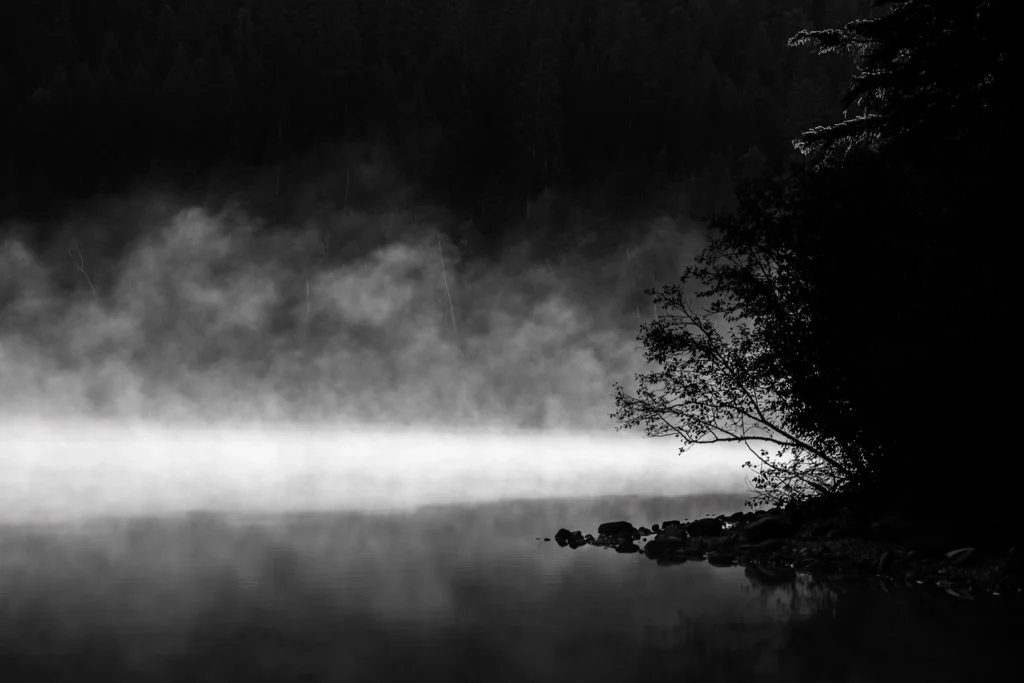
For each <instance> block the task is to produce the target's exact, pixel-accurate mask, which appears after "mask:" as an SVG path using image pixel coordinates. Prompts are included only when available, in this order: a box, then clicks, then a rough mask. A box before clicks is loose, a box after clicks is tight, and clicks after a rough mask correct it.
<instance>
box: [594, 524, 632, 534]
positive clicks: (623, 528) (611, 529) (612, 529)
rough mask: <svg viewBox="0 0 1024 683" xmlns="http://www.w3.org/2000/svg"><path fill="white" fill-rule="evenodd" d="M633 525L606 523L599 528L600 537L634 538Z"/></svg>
mask: <svg viewBox="0 0 1024 683" xmlns="http://www.w3.org/2000/svg"><path fill="white" fill-rule="evenodd" d="M633 531H634V529H633V525H632V524H630V523H629V522H605V523H604V524H602V525H601V526H599V527H597V534H598V535H599V536H632V535H633Z"/></svg>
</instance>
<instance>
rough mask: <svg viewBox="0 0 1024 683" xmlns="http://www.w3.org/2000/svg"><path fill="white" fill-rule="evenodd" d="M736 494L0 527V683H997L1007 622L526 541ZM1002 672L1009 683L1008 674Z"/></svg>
mask: <svg viewBox="0 0 1024 683" xmlns="http://www.w3.org/2000/svg"><path fill="white" fill-rule="evenodd" d="M734 505H735V502H734V501H733V500H732V497H723V498H714V497H703V498H698V499H691V500H688V501H678V500H677V501H675V502H674V503H672V504H669V502H668V501H664V500H661V501H657V500H639V499H622V498H619V499H602V500H590V501H540V502H519V503H508V502H505V503H495V504H490V505H481V506H473V507H461V508H432V509H429V510H425V511H422V512H421V513H419V514H417V515H412V514H403V515H370V514H366V515H360V514H352V513H345V514H327V513H316V514H306V515H288V516H283V515H277V516H266V517H263V518H259V517H255V516H246V517H237V516H235V517H231V516H226V515H213V514H196V515H190V516H187V517H178V518H164V519H159V518H153V519H136V520H108V521H95V522H89V523H84V524H80V525H78V526H65V527H59V528H58V527H38V528H30V527H26V526H7V527H3V528H0V672H2V674H3V680H4V681H47V680H68V681H72V680H74V681H82V680H89V681H92V680H97V681H122V680H123V681H141V682H145V681H190V682H191V681H196V682H200V681H249V682H251V681H264V680H265V681H281V680H289V681H291V680H296V681H298V680H301V681H320V680H323V681H328V680H329V681H424V680H439V681H547V680H580V681H604V680H609V681H612V680H614V681H624V680H645V679H647V678H650V677H655V676H657V677H666V676H670V677H672V679H673V680H676V679H678V680H681V679H682V677H684V676H699V677H700V678H699V680H702V681H735V680H739V679H746V680H758V681H815V682H816V683H817V682H820V681H890V680H891V681H897V680H898V681H907V680H914V681H925V680H933V681H945V680H949V681H953V680H956V681H962V680H979V679H982V678H985V677H988V678H989V679H991V680H1003V679H1006V672H1007V671H1008V669H1007V667H1009V666H1010V665H1012V664H1013V663H1014V661H1015V660H1014V659H1013V658H1014V657H1015V653H1014V651H1013V650H1011V649H1009V646H1008V643H1009V642H1010V640H1009V639H1010V635H1009V634H1011V633H1014V632H1015V631H1014V629H1013V627H1014V625H1015V624H1016V625H1017V626H1019V624H1017V623H1016V622H1017V621H1019V617H1018V616H1017V615H1015V614H1012V613H1004V612H1005V611H1004V610H997V609H993V608H992V607H991V606H987V605H985V604H979V603H969V602H966V601H957V600H954V599H952V598H948V597H944V598H938V599H935V598H927V597H926V596H923V595H922V594H920V593H917V592H911V593H895V594H886V593H884V592H882V591H880V590H871V589H852V590H850V591H848V592H836V591H835V590H834V589H832V588H829V587H826V586H823V585H818V584H815V583H814V582H812V581H810V580H809V579H807V578H805V577H798V578H797V579H796V580H795V581H793V580H787V578H786V577H772V576H766V575H764V574H763V573H757V572H754V571H752V570H751V569H749V568H748V569H745V568H742V567H735V568H728V569H716V568H713V567H710V566H708V565H707V564H704V563H695V562H690V563H685V564H682V565H677V566H672V567H659V566H657V564H656V563H654V562H651V561H649V560H647V559H646V558H644V557H642V556H639V555H618V554H616V553H614V552H612V551H605V550H601V549H598V548H594V547H584V548H581V549H579V550H576V551H572V550H569V549H567V548H566V549H562V548H559V547H557V546H556V545H555V544H554V543H545V542H543V541H537V540H535V539H536V537H537V536H550V535H551V533H553V531H554V530H555V529H557V528H558V527H559V526H563V525H564V526H569V527H571V528H582V529H587V530H593V529H596V527H597V524H598V523H599V522H601V521H608V520H610V519H618V518H631V519H632V520H633V521H635V522H637V523H644V522H646V523H652V522H655V521H661V520H662V519H664V518H667V517H672V516H675V517H684V516H690V517H695V516H698V515H700V514H703V513H704V512H713V513H717V512H724V511H727V510H729V509H737V508H736V507H734ZM1009 671H1011V673H1012V669H1009Z"/></svg>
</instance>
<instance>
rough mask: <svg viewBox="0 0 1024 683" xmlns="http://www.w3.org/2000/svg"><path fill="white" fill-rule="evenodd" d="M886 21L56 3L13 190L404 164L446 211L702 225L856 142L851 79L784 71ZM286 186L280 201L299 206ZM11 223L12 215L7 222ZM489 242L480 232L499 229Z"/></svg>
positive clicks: (40, 47) (252, 2) (583, 2)
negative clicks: (618, 210) (237, 171)
mask: <svg viewBox="0 0 1024 683" xmlns="http://www.w3.org/2000/svg"><path fill="white" fill-rule="evenodd" d="M866 13H867V3H866V1H865V0H832V1H831V2H826V1H825V0H743V1H742V2H741V1H740V0H728V1H723V2H712V1H710V0H572V1H566V2H524V1H520V0H444V1H441V0H415V1H414V0H301V1H296V0H145V1H142V2H139V1H137V0H131V1H129V0H122V1H110V0H74V1H71V0H39V1H37V2H30V3H4V5H3V8H2V9H0V126H2V128H3V130H4V131H6V134H5V137H6V139H5V152H6V154H5V155H4V157H3V163H2V164H0V183H2V185H3V186H4V187H5V189H6V190H7V191H8V192H9V195H10V196H9V200H15V204H16V205H25V204H27V200H28V199H29V198H34V199H36V200H37V202H36V203H37V204H40V203H41V204H42V205H44V206H51V205H52V203H53V202H54V201H55V198H56V197H60V196H64V195H67V194H69V193H71V194H76V193H77V194H79V195H82V196H88V195H89V194H90V193H92V192H95V191H97V190H106V189H110V188H111V187H117V185H118V183H119V182H122V181H124V180H126V179H132V178H137V177H138V176H139V175H140V174H141V173H142V172H143V171H144V170H145V169H147V168H149V167H150V166H152V165H153V164H154V163H155V162H159V164H158V165H157V167H158V168H161V169H164V170H165V171H167V175H168V177H174V178H179V179H180V178H182V177H187V176H188V175H189V174H194V173H195V172H197V171H201V170H202V169H204V168H206V167H208V166H210V165H213V164H220V163H224V162H228V161H231V162H237V163H238V164H241V165H243V166H253V165H261V164H268V163H272V164H276V163H280V162H282V161H283V160H286V159H289V158H292V157H293V156H295V155H296V154H300V153H303V152H307V151H309V150H310V149H311V148H314V147H316V146H318V145H320V144H322V143H324V142H325V141H328V140H333V141H339V140H341V141H344V140H360V141H367V140H376V141H378V142H383V143H386V144H387V146H388V148H389V149H390V150H391V152H392V154H393V155H394V157H395V159H396V161H397V162H398V164H399V168H400V170H401V171H403V172H404V173H405V174H406V175H407V177H410V178H412V179H413V180H416V181H422V182H424V183H426V184H427V185H428V186H429V187H428V189H429V190H430V191H431V193H432V194H433V196H435V197H436V198H438V199H442V200H443V201H446V202H456V203H460V204H462V205H463V206H469V207H471V208H478V207H479V206H480V205H481V202H483V203H487V202H490V204H488V206H490V207H492V208H491V214H492V217H493V216H494V215H497V214H498V213H500V212H499V211H498V210H496V209H495V208H494V207H500V206H502V205H504V204H512V205H514V206H515V207H516V209H515V210H516V211H521V207H522V204H523V201H524V199H525V198H527V197H530V196H535V195H536V194H537V193H539V192H540V190H541V189H542V188H544V187H546V186H548V187H552V188H554V189H557V190H559V191H562V192H570V191H572V192H574V191H578V190H586V189H590V190H594V189H595V188H597V191H598V192H600V193H601V194H603V195H611V196H613V197H616V198H623V199H626V200H635V199H637V198H640V197H641V196H642V195H643V194H644V193H646V192H647V191H648V190H649V189H650V188H652V187H653V186H657V185H658V184H663V183H664V182H666V181H680V180H686V179H690V178H693V179H694V184H692V186H690V187H689V188H688V189H689V190H690V191H691V192H692V194H693V195H694V196H696V197H698V198H699V200H698V204H699V205H698V206H697V207H696V209H697V210H698V211H702V210H709V209H714V208H716V207H721V206H724V205H728V204H729V203H730V201H731V190H732V185H733V183H734V181H735V180H736V179H738V178H740V177H744V176H750V175H756V174H758V173H761V172H763V171H765V170H766V169H769V168H771V167H772V166H775V165H777V164H778V163H779V162H780V161H782V160H783V159H785V158H786V157H787V156H788V155H789V154H790V152H791V148H790V146H789V144H788V140H789V139H791V138H793V137H795V136H796V135H797V134H798V133H799V132H800V131H802V130H804V129H806V128H807V127H808V126H809V125H811V124H813V123H819V122H824V121H834V120H838V119H839V118H841V111H840V107H839V98H840V95H841V93H842V88H843V86H844V84H845V83H846V82H847V80H848V78H849V76H850V74H851V73H852V70H851V64H852V61H851V60H850V59H849V58H847V57H836V58H833V59H813V58H811V57H810V56H809V54H808V53H807V51H806V50H792V49H786V47H785V41H786V39H787V38H789V36H791V35H793V34H794V33H795V32H796V31H797V30H799V29H801V28H810V27H821V26H826V25H835V24H837V23H841V22H845V21H848V20H850V19H853V18H855V17H857V16H863V15H866ZM301 175H302V170H301V169H297V168H291V169H288V170H287V172H286V173H284V175H283V178H282V182H283V183H285V184H286V185H287V184H288V183H292V184H297V183H300V182H301V181H302V180H303V178H302V177H301ZM0 206H2V205H0ZM478 222H479V221H478Z"/></svg>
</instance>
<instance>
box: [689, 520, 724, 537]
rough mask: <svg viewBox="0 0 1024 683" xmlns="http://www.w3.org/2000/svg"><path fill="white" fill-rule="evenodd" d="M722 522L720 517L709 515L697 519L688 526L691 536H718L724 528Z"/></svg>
mask: <svg viewBox="0 0 1024 683" xmlns="http://www.w3.org/2000/svg"><path fill="white" fill-rule="evenodd" d="M723 528H724V527H723V526H722V522H721V520H719V519H715V518H713V517H708V518H706V519H696V520H694V521H692V522H690V523H689V524H688V525H687V526H686V530H687V532H689V534H690V535H691V536H718V535H719V534H721V533H722V530H723Z"/></svg>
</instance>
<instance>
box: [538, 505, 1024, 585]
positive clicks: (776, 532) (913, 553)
mask: <svg viewBox="0 0 1024 683" xmlns="http://www.w3.org/2000/svg"><path fill="white" fill-rule="evenodd" d="M544 540H546V541H548V540H551V539H549V538H546V539H544ZM554 540H555V542H556V543H558V545H560V546H562V547H567V548H571V549H576V548H580V547H583V546H587V545H590V546H594V547H599V548H603V549H612V550H615V551H616V552H619V553H639V554H641V555H644V556H646V557H647V558H649V559H651V560H654V561H657V563H658V564H660V565H673V564H680V563H683V562H692V561H706V562H708V563H709V564H712V565H714V566H719V567H731V566H736V565H740V566H744V567H746V568H747V569H748V573H751V572H752V573H754V574H755V575H756V578H759V579H761V580H763V581H765V582H769V583H785V582H787V581H791V580H795V579H796V575H797V573H803V574H810V575H812V576H813V577H815V578H820V579H822V580H824V581H827V582H830V583H843V582H854V583H856V582H863V581H876V582H879V583H881V586H882V588H883V589H886V590H888V589H889V588H900V587H915V588H922V587H923V588H929V589H934V590H939V591H944V592H945V593H947V594H949V595H952V596H954V597H957V598H962V599H974V598H975V597H976V596H981V595H986V596H993V597H996V598H1001V599H1008V600H1009V599H1020V598H1021V596H1022V588H1024V558H1022V551H1021V546H1020V527H1019V525H1013V524H1010V523H1008V522H1007V521H1006V520H1001V519H985V518H980V517H966V516H951V515H941V516H940V515H937V514H936V515H933V516H931V517H928V516H924V517H918V518H915V519H908V518H901V517H899V516H894V515H884V514H875V515H872V514H866V513H863V512H857V511H854V510H852V509H850V508H849V507H846V508H842V509H840V510H838V511H834V510H833V511H827V512H822V511H821V510H820V509H819V510H813V509H811V508H810V507H809V506H805V507H803V508H798V507H793V506H790V507H787V508H786V509H785V510H783V509H780V508H774V509H772V510H758V511H756V512H737V513H734V514H731V515H718V516H717V517H712V516H710V515H708V516H707V517H705V518H702V519H697V520H692V521H690V520H683V521H679V520H668V521H665V522H661V523H659V524H653V525H652V526H651V527H650V528H647V527H644V526H640V527H634V526H633V525H632V523H630V522H627V521H616V522H606V523H604V524H602V525H600V527H599V528H598V531H597V536H596V537H595V536H593V535H591V534H584V533H583V532H582V531H579V530H577V531H570V530H568V529H559V531H558V533H556V534H555V536H554Z"/></svg>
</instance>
